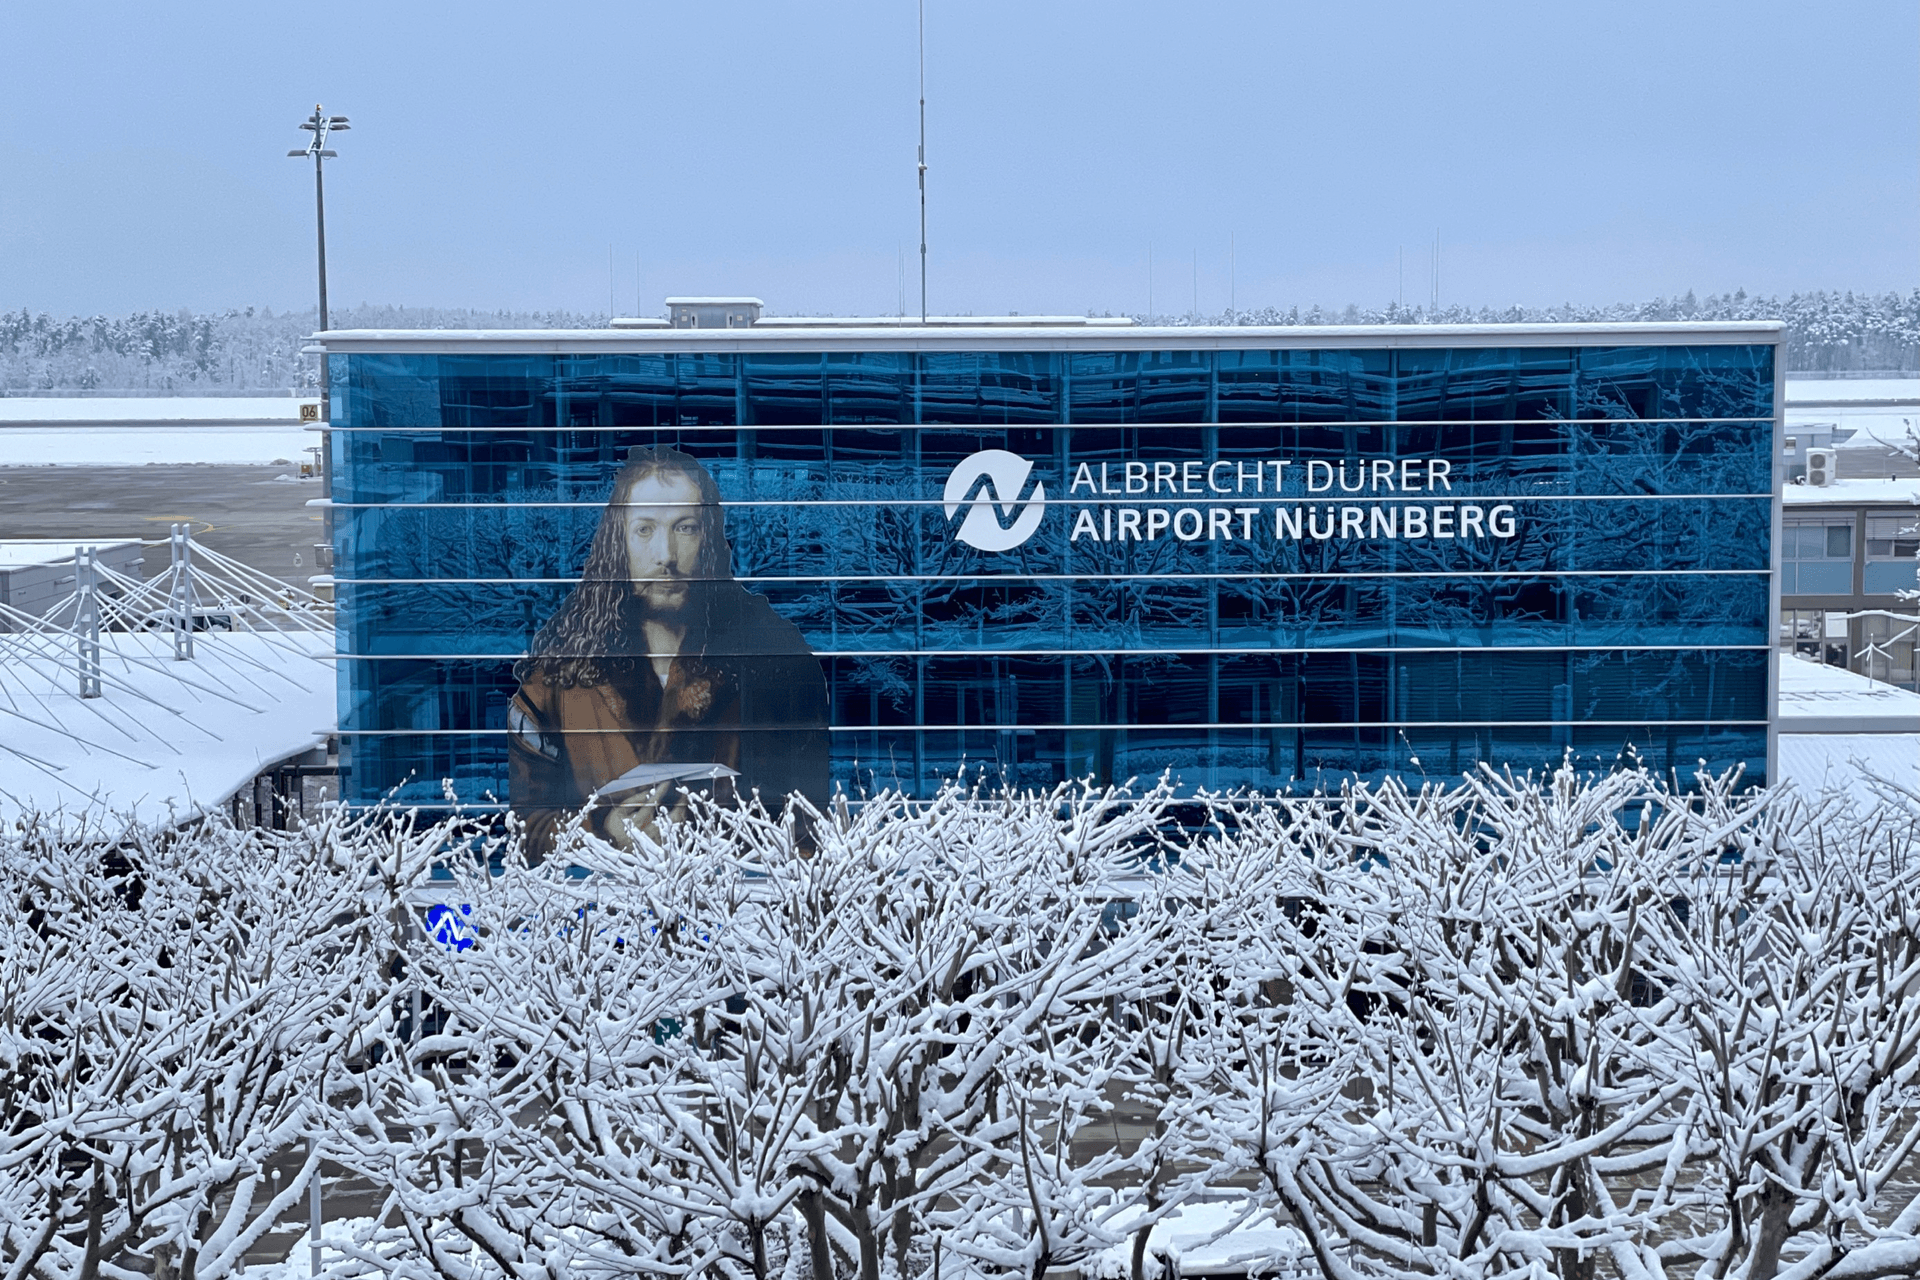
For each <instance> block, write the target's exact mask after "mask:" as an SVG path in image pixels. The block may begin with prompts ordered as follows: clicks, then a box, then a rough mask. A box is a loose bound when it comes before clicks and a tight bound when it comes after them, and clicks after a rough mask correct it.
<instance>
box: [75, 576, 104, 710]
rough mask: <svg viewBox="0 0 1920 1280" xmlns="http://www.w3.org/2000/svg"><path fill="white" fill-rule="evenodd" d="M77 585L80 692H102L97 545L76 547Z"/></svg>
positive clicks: (94, 694) (95, 694) (85, 694)
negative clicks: (94, 546) (95, 546)
mask: <svg viewBox="0 0 1920 1280" xmlns="http://www.w3.org/2000/svg"><path fill="white" fill-rule="evenodd" d="M73 576H74V585H75V587H76V589H77V591H78V596H79V615H80V616H79V617H78V618H77V619H76V624H77V625H76V626H75V628H74V629H75V630H77V631H78V632H79V633H80V696H81V697H83V698H97V697H99V696H100V570H99V565H98V561H97V560H96V552H95V549H94V548H93V547H75V548H74V551H73Z"/></svg>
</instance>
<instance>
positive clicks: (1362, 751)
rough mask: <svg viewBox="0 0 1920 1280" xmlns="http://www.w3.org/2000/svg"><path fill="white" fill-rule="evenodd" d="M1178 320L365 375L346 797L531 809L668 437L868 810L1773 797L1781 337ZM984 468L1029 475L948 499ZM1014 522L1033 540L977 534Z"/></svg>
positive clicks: (415, 367)
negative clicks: (1740, 793)
mask: <svg viewBox="0 0 1920 1280" xmlns="http://www.w3.org/2000/svg"><path fill="white" fill-rule="evenodd" d="M1490 340H1491V341H1497V338H1495V339H1490ZM1094 341H1097V338H1096V337H1095V335H1091V334H1089V335H1087V337H1086V338H1084V339H1080V340H1078V342H1079V343H1092V342H1094ZM1174 341H1175V339H1173V338H1169V341H1168V349H1162V350H1098V349H1071V348H1072V347H1073V346H1075V345H1077V344H1069V343H1060V344H1056V345H1058V346H1062V347H1067V348H1069V349H1056V350H1013V351H1003V352H993V351H940V350H918V351H885V350H882V351H858V350H845V349H838V348H835V349H827V350H820V351H802V352H793V351H784V352H765V353H762V352H759V351H754V350H734V351H705V352H702V351H687V350H662V351H660V352H657V353H652V352H647V351H644V350H643V351H639V352H634V351H626V352H621V353H617V354H594V353H586V354H539V353H530V352H525V351H513V350H501V351H498V352H494V351H488V350H479V351H469V352H461V353H445V352H438V353H436V352H432V351H418V350H407V349H405V347H406V344H405V343H397V344H395V349H394V350H391V351H379V350H354V351H352V352H351V353H349V354H335V355H333V356H331V357H330V359H331V376H332V380H333V426H334V428H335V429H334V430H333V432H332V434H331V437H330V441H331V449H332V456H331V462H332V466H333V474H334V484H333V501H334V504H335V513H334V518H335V573H336V581H337V585H336V592H337V599H338V602H339V609H340V612H339V617H340V624H339V625H340V632H339V648H340V652H341V653H342V655H343V661H342V663H341V668H340V669H341V683H340V690H341V707H340V717H341V729H342V743H343V757H344V761H345V764H346V778H345V783H344V787H345V795H346V798H347V799H349V800H350V801H354V802H359V803H371V802H375V801H378V800H381V799H384V798H397V799H400V800H403V801H409V802H420V803H428V804H432V803H437V802H439V801H440V800H441V798H442V794H443V791H442V787H443V783H442V780H443V779H450V780H451V781H452V784H453V787H454V789H455V791H456V792H457V794H458V795H459V796H460V797H461V799H462V800H463V801H466V802H469V803H480V804H484V803H489V802H491V801H494V800H501V799H504V798H505V797H506V795H507V791H508V784H507V759H508V750H507V736H508V708H509V703H510V701H511V700H512V698H513V696H514V691H515V688H516V678H515V676H514V674H513V666H514V663H515V661H516V660H517V659H519V658H521V657H523V656H524V655H526V654H527V652H528V649H529V645H530V644H531V643H532V641H533V637H534V635H535V633H536V632H537V631H538V630H539V628H540V627H541V625H542V623H543V622H545V621H546V620H547V619H548V618H550V617H552V616H553V614H554V613H555V611H556V609H558V608H559V606H560V604H561V602H562V601H563V600H564V599H565V598H566V597H567V596H568V594H569V592H570V591H572V590H573V588H574V586H575V584H576V583H577V581H578V580H579V578H580V574H581V569H582V565H583V563H584V561H585V557H586V551H587V545H588V542H589V540H590V539H591V538H592V537H593V534H594V529H595V527H596V525H597V524H598V522H599V521H600V518H601V514H602V511H603V509H605V507H606V505H607V503H608V499H609V495H610V492H611V490H612V487H613V476H614V473H615V472H616V471H617V470H618V469H619V467H620V465H621V462H622V460H623V459H624V458H625V457H626V456H627V453H628V450H629V449H631V448H633V447H634V446H668V447H671V448H673V449H677V450H681V451H684V452H685V453H686V454H689V455H692V456H693V457H694V458H697V459H698V460H700V462H701V463H702V464H703V465H704V467H705V468H706V470H707V471H708V472H709V473H710V474H711V476H712V477H713V480H714V481H715V482H716V484H717V486H718V488H719V491H720V494H721V497H722V499H723V502H724V510H725V523H726V534H727V539H728V541H729V542H730V544H731V547H732V555H733V565H732V569H733V572H734V574H735V575H736V576H737V577H738V579H739V581H740V583H741V584H742V585H743V586H744V587H746V589H747V590H748V591H750V592H753V593H757V594H759V595H762V596H764V597H765V598H766V599H767V600H768V601H770V602H771V604H772V606H773V608H774V609H775V610H776V611H777V612H778V613H779V614H780V615H781V616H783V617H785V618H786V619H788V620H789V621H791V622H792V623H793V624H795V625H796V626H797V627H798V628H799V630H800V632H801V634H802V635H803V636H804V637H805V639H806V642H807V643H808V644H809V645H810V646H811V647H812V649H813V651H814V653H815V654H816V655H818V657H819V660H820V663H821V666H822V668H823V671H824V673H825V678H826V688H827V697H828V709H829V710H828V715H829V725H830V735H829V736H830V742H831V762H832V773H833V777H834V780H835V783H836V784H837V785H839V786H843V787H844V788H846V789H847V790H848V791H849V792H850V793H853V794H858V793H860V792H862V791H870V790H873V789H876V788H879V787H899V788H902V789H905V790H907V791H910V792H917V793H923V794H924V793H926V792H928V791H929V790H931V789H932V788H933V787H935V786H937V785H938V783H939V781H940V780H941V779H942V778H945V777H949V776H952V775H953V774H954V773H955V772H956V771H958V770H960V769H962V768H966V769H974V768H983V769H985V770H986V771H987V772H988V775H989V777H990V778H992V779H994V780H1004V781H1006V782H1008V783H1012V784H1017V785H1022V786H1027V785H1042V784H1047V783H1050V782H1053V781H1055V780H1058V779H1061V778H1064V777H1078V776H1086V775H1092V776H1095V777H1098V778H1101V779H1112V780H1116V781H1118V780H1124V779H1127V778H1129V777H1144V776H1151V775H1157V774H1159V773H1161V772H1162V771H1163V770H1169V769H1170V770H1172V771H1173V772H1174V773H1175V774H1176V775H1177V776H1178V777H1179V779H1180V780H1181V782H1182V783H1183V784H1184V785H1188V786H1194V787H1199V786H1205V787H1212V788H1231V787H1248V788H1256V789H1259V790H1262V791H1273V790H1279V789H1295V790H1298V789H1301V788H1308V787H1315V786H1328V785H1333V784H1337V782H1338V781H1339V780H1340V779H1342V778H1345V777H1355V776H1360V777H1370V778H1377V777H1379V776H1381V775H1384V774H1388V773H1398V774H1403V775H1413V776H1418V775H1420V774H1422V773H1425V774H1429V775H1434V776H1441V775H1447V774H1457V773H1458V772H1459V771H1461V770H1463V769H1466V768H1469V767H1471V766H1472V765H1473V763H1474V762H1476V761H1481V760H1485V761H1492V762H1495V763H1499V764H1509V765H1512V766H1515V767H1516V768H1537V767H1540V766H1542V765H1547V764H1551V763H1554V762H1557V761H1558V760H1559V759H1560V758H1561V756H1562V754H1563V753H1564V752H1566V751H1572V752H1573V753H1575V755H1576V756H1577V757H1579V758H1580V759H1581V761H1583V762H1585V763H1588V764H1594V765H1600V766H1605V765H1608V764H1611V763H1613V762H1615V761H1617V760H1618V759H1620V757H1621V755H1622V753H1623V752H1624V751H1627V750H1632V751H1635V752H1637V753H1638V754H1639V755H1640V756H1641V757H1642V758H1643V759H1645V760H1646V761H1647V762H1649V763H1651V764H1653V765H1655V766H1657V767H1660V768H1661V769H1663V770H1664V769H1667V768H1674V769H1677V770H1679V771H1680V772H1681V773H1682V774H1683V775H1685V774H1688V773H1690V772H1691V771H1692V769H1693V768H1694V767H1695V766H1696V763H1697V762H1699V761H1702V760H1704V761H1705V762H1707V764H1709V765H1710V766H1712V767H1715V768H1725V767H1728V766H1731V765H1734V764H1744V765H1745V766H1746V767H1747V769H1748V771H1749V776H1750V777H1751V778H1752V779H1753V780H1755V781H1759V780H1761V779H1762V778H1763V777H1764V775H1765V771H1766V755H1767V728H1766V722H1767V719H1768V707H1769V696H1770V695H1769V688H1768V661H1769V653H1770V649H1769V644H1770V639H1771V634H1770V630H1769V622H1770V615H1769V608H1770V603H1769V601H1770V596H1769V591H1770V586H1771V581H1772V580H1771V576H1770V573H1769V567H1770V563H1771V555H1772V541H1773V533H1772V528H1773V506H1772V497H1771V494H1772V489H1773V480H1772V465H1773V440H1774V411H1775V404H1774V397H1775V371H1774V347H1773V345H1772V344H1771V343H1770V342H1764V341H1758V340H1756V341H1754V342H1751V343H1732V344H1729V343H1721V344H1703V345H1646V346H1630V347H1628V346H1604V347H1599V346H1588V347H1582V346H1558V347H1540V346H1532V347H1523V346H1498V345H1491V346H1472V345H1459V346H1450V347H1429V348H1415V349H1404V348H1403V349H1393V348H1373V349H1364V348H1363V349H1280V348H1279V345H1278V344H1277V343H1276V344H1275V348H1274V349H1231V350H1179V349H1173V343H1174ZM363 345H371V344H363ZM735 345H739V344H735ZM989 455H990V456H993V457H999V456H1001V455H1011V456H1012V458H1013V460H1014V463H1012V464H1008V465H1014V464H1018V466H1017V467H1016V471H1019V470H1022V469H1025V468H1027V467H1029V466H1030V471H1028V472H1027V473H1026V474H1024V475H1014V476H1013V478H1012V479H1011V480H1008V481H1007V483H1004V484H1002V483H999V482H993V483H990V484H989V485H988V487H986V488H985V489H982V488H981V486H980V485H979V484H977V483H976V484H974V485H973V486H971V487H970V488H964V491H956V492H951V493H950V492H949V479H950V477H954V476H955V474H956V471H958V472H960V473H961V474H960V476H959V478H958V479H957V480H956V481H955V483H956V484H959V483H961V482H962V481H964V480H965V479H966V478H967V475H968V474H970V472H969V470H968V469H969V468H973V469H974V470H978V469H979V468H980V467H982V466H986V465H988V464H987V463H985V462H981V461H979V460H980V459H981V458H982V457H983V456H989ZM1009 474H1011V473H1009ZM1002 479H1003V480H1006V477H1004V476H1003V477H1002ZM1036 484H1037V485H1039V486H1040V487H1041V488H1043V489H1044V505H1043V506H1041V507H1039V508H1038V514H1035V512H1036V508H1035V506H1034V505H1033V504H1032V499H1034V498H1037V497H1040V496H1041V495H1040V494H1039V493H1037V492H1036V490H1035V489H1034V486H1035V485H1036ZM994 502H998V503H999V504H1000V505H999V506H998V508H997V509H995V508H994V507H992V506H991V505H990V504H991V503H994ZM955 503H957V504H958V505H957V507H955V506H954V504H955ZM950 508H953V509H952V510H951V512H950ZM980 510H986V511H988V512H989V515H985V516H981V517H980V518H981V519H983V520H988V519H991V523H990V524H983V525H981V526H980V527H981V528H983V529H987V530H988V531H989V537H992V536H995V535H993V534H992V532H991V531H992V530H993V529H998V530H1000V531H1001V533H1000V535H998V536H999V537H1000V538H1001V540H1002V541H1004V540H1005V539H1007V538H1012V537H1013V536H1015V534H1017V533H1018V532H1019V530H1018V528H1017V527H1016V528H1013V530H1012V532H1009V531H1008V530H1009V527H1010V526H1017V525H1018V523H1019V521H1018V519H1017V518H1016V513H1018V515H1020V516H1027V517H1030V518H1031V519H1034V520H1037V521H1038V524H1037V527H1035V528H1033V529H1032V531H1031V533H1030V534H1029V535H1028V536H1026V537H1025V538H1024V539H1023V540H1021V541H1019V542H1018V544H1017V545H1015V546H1011V547H1008V548H1007V549H1005V550H983V549H980V548H979V547H978V546H972V545H968V544H967V542H966V541H963V540H961V539H960V538H959V537H957V536H956V534H957V532H958V531H959V530H960V529H961V528H962V527H963V526H964V525H965V523H966V522H967V521H971V520H973V519H974V518H975V516H974V513H975V512H976V511H980ZM1128 512H1131V513H1132V514H1131V516H1129V515H1128V514H1126V513H1128ZM1156 512H1157V513H1158V514H1155V513H1156ZM1822 550H1824V547H1823V548H1822ZM663 680H664V677H663Z"/></svg>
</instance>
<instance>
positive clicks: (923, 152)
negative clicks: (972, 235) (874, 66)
mask: <svg viewBox="0 0 1920 1280" xmlns="http://www.w3.org/2000/svg"><path fill="white" fill-rule="evenodd" d="M919 163H920V323H921V324H925V323H926V322H927V0H920V157H919Z"/></svg>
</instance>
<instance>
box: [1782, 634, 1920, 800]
mask: <svg viewBox="0 0 1920 1280" xmlns="http://www.w3.org/2000/svg"><path fill="white" fill-rule="evenodd" d="M1780 776H1781V778H1782V779H1783V780H1786V781H1789V782H1792V783H1793V784H1794V785H1796V786H1797V787H1799V788H1800V789H1801V790H1803V791H1805V792H1808V793H1810V794H1813V793H1818V792H1820V791H1823V790H1827V789H1832V790H1835V791H1840V792H1843V793H1845V794H1847V795H1849V796H1851V797H1852V798H1853V799H1854V800H1855V802H1856V803H1863V804H1864V803H1870V802H1872V801H1874V800H1875V799H1876V798H1879V797H1880V796H1881V794H1882V792H1883V790H1884V789H1883V788H1876V786H1875V781H1876V780H1880V781H1883V782H1887V783H1892V784H1894V785H1895V786H1896V787H1901V788H1905V789H1906V790H1908V791H1911V792H1913V793H1914V794H1915V795H1916V796H1920V694H1917V693H1912V692H1910V691H1908V690H1906V689H1901V688H1898V687H1896V686H1894V685H1890V684H1884V683H1882V682H1880V681H1878V680H1869V679H1867V677H1865V676H1863V675H1859V674H1856V673H1855V672H1852V671H1847V670H1844V669H1843V668H1840V667H1832V666H1827V665H1825V664H1824V663H1819V662H1813V661H1811V660H1809V659H1807V658H1802V657H1799V656H1798V655H1794V654H1783V655H1781V658H1780Z"/></svg>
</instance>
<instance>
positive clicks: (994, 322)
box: [753, 316, 1135, 329]
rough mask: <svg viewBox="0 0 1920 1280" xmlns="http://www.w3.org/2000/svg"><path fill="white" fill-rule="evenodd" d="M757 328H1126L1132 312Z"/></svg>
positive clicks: (838, 319)
mask: <svg viewBox="0 0 1920 1280" xmlns="http://www.w3.org/2000/svg"><path fill="white" fill-rule="evenodd" d="M753 326H754V328H756V329H922V328H925V329H1052V328H1060V327H1075V328H1081V327H1085V328H1096V329H1098V328H1107V329H1125V328H1132V327H1135V326H1134V321H1133V317H1131V316H928V317H927V318H926V319H925V320H921V319H920V318H919V317H918V316H761V317H760V318H759V319H758V320H756V321H754V322H753Z"/></svg>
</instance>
